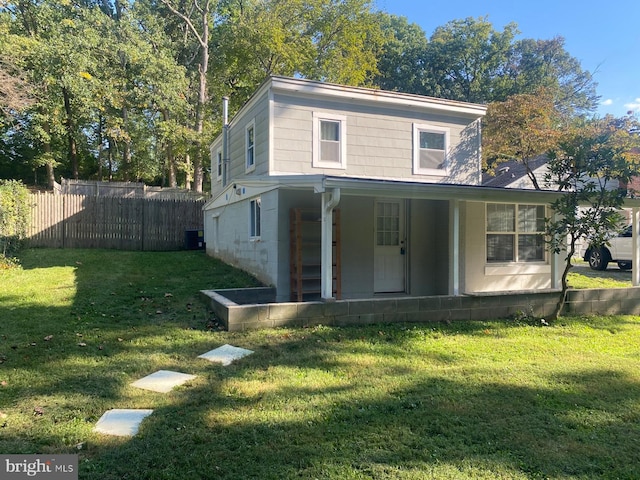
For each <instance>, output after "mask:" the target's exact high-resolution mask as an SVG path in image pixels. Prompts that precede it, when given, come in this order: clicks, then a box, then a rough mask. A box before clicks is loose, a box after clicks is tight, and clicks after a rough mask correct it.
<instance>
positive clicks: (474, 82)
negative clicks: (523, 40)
mask: <svg viewBox="0 0 640 480" xmlns="http://www.w3.org/2000/svg"><path fill="white" fill-rule="evenodd" d="M517 33H518V30H517V26H516V24H515V23H510V24H508V25H506V26H505V27H504V30H503V31H502V32H499V31H496V30H494V28H493V26H492V24H491V23H490V22H489V20H488V19H487V17H481V18H478V19H474V18H471V17H469V18H466V19H464V20H453V21H451V22H449V23H447V24H446V25H444V26H442V27H438V28H436V30H435V31H434V33H433V35H432V36H431V38H430V41H429V45H428V48H427V52H426V60H425V64H426V67H427V75H428V76H429V77H431V84H430V85H428V88H429V90H430V91H427V92H425V93H427V94H429V95H434V96H437V97H443V98H448V99H451V100H463V101H467V102H476V103H486V102H489V101H491V100H493V99H494V92H495V81H496V78H499V77H500V75H501V74H502V71H503V69H504V67H505V65H506V60H507V58H509V55H510V53H511V48H512V43H513V40H514V37H515V35H516V34H517Z"/></svg>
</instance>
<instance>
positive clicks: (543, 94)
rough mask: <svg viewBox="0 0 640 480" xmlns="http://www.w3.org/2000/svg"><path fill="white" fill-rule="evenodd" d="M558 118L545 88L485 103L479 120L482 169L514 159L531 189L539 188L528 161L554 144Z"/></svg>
mask: <svg viewBox="0 0 640 480" xmlns="http://www.w3.org/2000/svg"><path fill="white" fill-rule="evenodd" d="M559 121H560V114H559V113H558V111H557V110H556V108H555V105H554V99H553V96H552V94H551V93H550V92H549V91H548V90H545V89H540V90H538V91H537V92H536V93H533V94H518V95H513V96H511V97H509V98H508V99H507V100H505V101H504V102H493V103H491V104H489V108H488V109H487V115H486V116H485V118H484V119H483V138H482V156H483V163H484V168H485V170H489V171H493V170H494V169H495V167H496V166H497V165H498V164H499V163H501V162H503V161H507V160H517V161H518V162H520V163H522V164H523V165H524V167H525V169H526V172H527V176H528V177H529V179H530V180H531V182H532V184H533V186H534V188H535V189H536V190H540V189H541V188H542V186H543V185H541V183H542V182H541V181H540V180H541V179H538V178H537V177H536V174H535V173H534V171H533V170H534V169H533V168H532V166H531V164H532V161H533V160H535V159H536V158H537V157H539V156H540V155H544V154H546V153H547V152H548V151H549V150H551V149H552V148H554V147H555V145H556V141H557V139H558V135H559V132H560V131H559V129H558V126H559Z"/></svg>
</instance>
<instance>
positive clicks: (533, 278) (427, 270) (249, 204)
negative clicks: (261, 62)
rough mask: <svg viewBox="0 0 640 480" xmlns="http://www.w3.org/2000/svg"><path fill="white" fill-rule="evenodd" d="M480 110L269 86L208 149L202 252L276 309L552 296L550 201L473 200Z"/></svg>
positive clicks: (494, 194)
mask: <svg viewBox="0 0 640 480" xmlns="http://www.w3.org/2000/svg"><path fill="white" fill-rule="evenodd" d="M485 110H486V108H485V107H484V106H482V105H475V104H469V103H463V102H455V101H449V100H442V99H436V98H428V97H423V96H417V95H409V94H403V93H397V92H388V91H380V90H373V89H367V88H355V87H346V86H340V85H333V84H327V83H321V82H315V81H308V80H302V79H295V78H283V77H271V78H269V79H268V80H266V81H265V82H264V83H263V85H262V86H261V87H260V88H259V89H258V90H257V91H256V93H255V94H254V96H253V97H252V98H251V99H250V100H249V101H248V102H247V103H246V104H245V105H244V106H243V107H242V108H241V109H240V111H239V112H238V113H237V114H236V115H235V117H234V118H233V119H232V120H231V122H230V123H229V124H228V126H227V128H226V129H225V131H226V132H227V133H226V134H222V135H221V136H220V137H219V138H217V139H216V140H215V141H214V142H213V144H212V145H211V159H212V160H211V161H212V165H211V167H212V177H213V178H212V192H211V193H212V198H211V200H210V201H209V202H207V204H206V205H205V207H204V221H205V241H206V246H207V247H206V248H207V252H208V253H209V254H211V255H214V256H216V257H219V258H220V259H222V260H224V261H226V262H228V263H230V264H232V265H235V266H238V267H240V268H242V269H244V270H247V271H249V272H251V273H252V274H254V275H256V276H257V277H258V278H259V279H260V280H261V281H262V282H264V283H265V284H268V285H273V286H275V287H276V291H277V300H278V301H289V300H301V299H303V300H307V299H314V298H323V299H330V298H335V297H338V298H372V297H375V296H380V295H409V296H426V295H460V294H475V293H481V292H495V291H513V290H542V289H551V288H557V287H558V285H559V283H558V281H559V276H558V272H559V270H560V268H559V265H560V263H561V261H560V260H559V259H560V256H559V255H550V254H549V253H548V252H547V251H546V248H545V243H544V240H543V237H542V232H543V228H544V218H545V216H548V215H549V212H548V207H547V205H548V204H549V203H550V202H551V201H552V200H553V199H554V198H556V196H557V195H558V194H557V193H555V192H544V191H533V190H518V189H506V188H490V187H483V186H481V175H482V174H481V159H480V141H481V131H480V123H481V122H480V121H481V118H482V117H483V115H484V114H485ZM334 223H335V225H334ZM302 293H304V295H302Z"/></svg>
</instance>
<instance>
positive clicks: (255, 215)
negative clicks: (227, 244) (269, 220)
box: [249, 197, 262, 241]
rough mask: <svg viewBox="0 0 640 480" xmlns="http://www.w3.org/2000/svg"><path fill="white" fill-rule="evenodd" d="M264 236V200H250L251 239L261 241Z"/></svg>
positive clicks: (257, 198) (258, 198)
mask: <svg viewBox="0 0 640 480" xmlns="http://www.w3.org/2000/svg"><path fill="white" fill-rule="evenodd" d="M261 235H262V198H261V197H256V198H252V199H251V200H249V239H250V240H253V241H255V240H260V237H261Z"/></svg>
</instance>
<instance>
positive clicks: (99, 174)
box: [98, 115, 104, 181]
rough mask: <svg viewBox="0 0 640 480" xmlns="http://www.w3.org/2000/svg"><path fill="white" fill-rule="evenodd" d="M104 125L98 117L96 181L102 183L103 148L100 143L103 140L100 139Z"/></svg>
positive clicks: (102, 119) (101, 118)
mask: <svg viewBox="0 0 640 480" xmlns="http://www.w3.org/2000/svg"><path fill="white" fill-rule="evenodd" d="M103 123H104V118H103V117H102V115H100V116H99V117H98V180H100V181H102V178H103V177H102V164H103V162H102V158H103V157H104V148H103V146H102V142H103V141H104V139H103V138H102V126H103Z"/></svg>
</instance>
